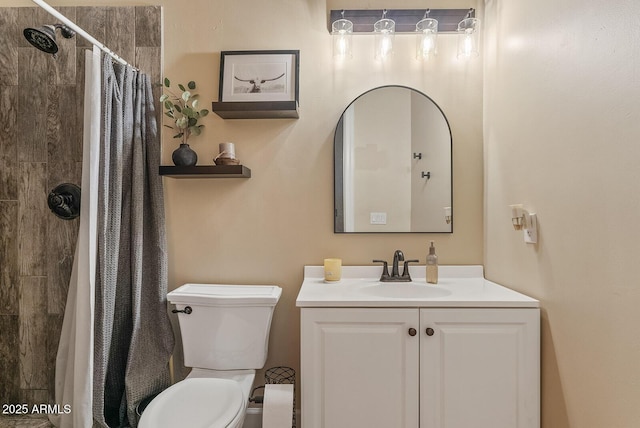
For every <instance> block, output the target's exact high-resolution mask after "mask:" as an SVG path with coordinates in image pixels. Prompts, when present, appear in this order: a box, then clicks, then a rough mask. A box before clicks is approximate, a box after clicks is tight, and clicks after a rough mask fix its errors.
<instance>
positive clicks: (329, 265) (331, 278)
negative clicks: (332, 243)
mask: <svg viewBox="0 0 640 428" xmlns="http://www.w3.org/2000/svg"><path fill="white" fill-rule="evenodd" d="M341 277H342V259H324V280H325V281H327V282H338V281H340V278H341Z"/></svg>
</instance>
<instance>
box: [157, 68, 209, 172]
mask: <svg viewBox="0 0 640 428" xmlns="http://www.w3.org/2000/svg"><path fill="white" fill-rule="evenodd" d="M164 87H165V93H164V94H162V96H161V97H160V102H161V103H162V104H163V106H164V109H165V112H164V114H165V115H167V116H168V117H170V118H171V120H172V121H173V125H164V126H166V127H167V128H171V129H173V130H174V131H175V132H176V134H175V135H174V136H173V138H179V139H180V147H178V148H177V149H176V150H175V151H174V152H173V154H172V156H171V159H172V160H173V163H174V164H175V165H177V166H192V165H195V164H196V162H197V161H198V155H197V154H196V152H195V151H193V150H192V149H191V147H189V143H188V141H189V138H190V137H191V136H193V135H200V133H201V132H202V128H203V127H204V125H198V120H199V119H200V118H201V117H204V116H206V115H208V114H209V110H207V109H199V108H198V94H193V93H192V92H191V91H193V90H195V89H196V82H194V81H193V80H192V81H190V82H189V83H187V87H186V88H185V87H184V85H183V84H181V83H179V84H178V89H180V91H182V93H181V94H180V95H179V96H178V95H177V94H176V93H174V92H172V91H171V81H170V80H169V79H167V78H165V79H164Z"/></svg>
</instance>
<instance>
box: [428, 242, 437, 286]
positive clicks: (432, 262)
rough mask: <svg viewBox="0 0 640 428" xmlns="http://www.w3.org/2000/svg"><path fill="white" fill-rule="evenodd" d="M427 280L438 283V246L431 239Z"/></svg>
mask: <svg viewBox="0 0 640 428" xmlns="http://www.w3.org/2000/svg"><path fill="white" fill-rule="evenodd" d="M427 282H428V283H429V284H437V283H438V256H437V255H436V247H435V246H434V245H433V241H431V245H430V246H429V255H427Z"/></svg>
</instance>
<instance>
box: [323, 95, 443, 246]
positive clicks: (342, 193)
mask: <svg viewBox="0 0 640 428" xmlns="http://www.w3.org/2000/svg"><path fill="white" fill-rule="evenodd" d="M334 162H335V165H334V180H335V181H334V194H335V227H334V231H335V232H336V233H350V232H366V233H371V232H443V233H451V232H452V231H453V225H452V224H447V222H446V220H445V216H444V207H451V206H452V199H453V198H452V173H453V168H452V138H451V129H450V127H449V122H448V121H447V118H446V117H445V115H444V113H443V112H442V110H441V109H440V107H439V106H438V105H437V104H436V103H435V102H434V101H433V100H432V99H431V98H429V97H428V96H427V95H425V94H423V93H422V92H419V91H417V90H415V89H411V88H408V87H404V86H383V87H379V88H375V89H372V90H370V91H368V92H365V93H364V94H362V95H360V96H359V97H358V98H356V99H355V100H354V101H353V102H352V103H351V104H349V106H348V107H347V108H346V109H345V111H344V113H343V114H342V116H341V118H340V120H339V122H338V125H337V127H336V133H335V137H334Z"/></svg>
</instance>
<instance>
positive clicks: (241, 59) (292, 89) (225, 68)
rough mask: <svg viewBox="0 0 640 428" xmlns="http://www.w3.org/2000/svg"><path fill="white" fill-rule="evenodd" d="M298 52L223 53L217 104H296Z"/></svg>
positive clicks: (298, 66)
mask: <svg viewBox="0 0 640 428" xmlns="http://www.w3.org/2000/svg"><path fill="white" fill-rule="evenodd" d="M299 64H300V51H299V50H262V51H255V50H252V51H222V52H221V53H220V86H219V95H218V100H219V101H220V102H259V101H267V102H269V101H295V102H296V103H297V102H298V94H299V90H298V87H299V85H298V80H299V73H300V71H299V70H300V65H299Z"/></svg>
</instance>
